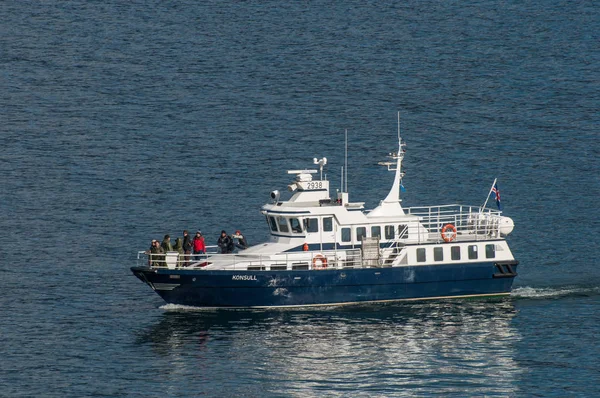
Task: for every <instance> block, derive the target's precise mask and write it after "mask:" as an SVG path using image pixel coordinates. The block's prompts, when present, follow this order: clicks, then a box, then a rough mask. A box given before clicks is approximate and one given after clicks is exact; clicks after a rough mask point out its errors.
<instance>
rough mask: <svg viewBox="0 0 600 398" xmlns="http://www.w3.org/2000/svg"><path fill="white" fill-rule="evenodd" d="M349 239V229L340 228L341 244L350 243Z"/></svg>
mask: <svg viewBox="0 0 600 398" xmlns="http://www.w3.org/2000/svg"><path fill="white" fill-rule="evenodd" d="M351 238H352V236H351V235H350V228H342V242H350V239H351Z"/></svg>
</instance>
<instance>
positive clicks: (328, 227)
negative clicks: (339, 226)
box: [323, 217, 333, 232]
mask: <svg viewBox="0 0 600 398" xmlns="http://www.w3.org/2000/svg"><path fill="white" fill-rule="evenodd" d="M323 231H325V232H331V231H333V217H325V218H324V219H323Z"/></svg>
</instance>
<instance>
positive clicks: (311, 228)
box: [304, 218, 319, 232]
mask: <svg viewBox="0 0 600 398" xmlns="http://www.w3.org/2000/svg"><path fill="white" fill-rule="evenodd" d="M304 229H305V230H306V232H319V219H318V218H305V219H304Z"/></svg>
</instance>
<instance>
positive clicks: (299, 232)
mask: <svg viewBox="0 0 600 398" xmlns="http://www.w3.org/2000/svg"><path fill="white" fill-rule="evenodd" d="M292 220H296V222H297V223H298V228H296V229H294V226H293V224H292ZM288 221H289V223H290V228H291V231H292V233H293V234H301V233H302V232H304V231H303V230H302V223H301V222H300V219H298V217H290V218H289V219H288ZM298 229H299V230H298Z"/></svg>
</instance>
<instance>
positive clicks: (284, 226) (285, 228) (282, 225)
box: [277, 217, 290, 232]
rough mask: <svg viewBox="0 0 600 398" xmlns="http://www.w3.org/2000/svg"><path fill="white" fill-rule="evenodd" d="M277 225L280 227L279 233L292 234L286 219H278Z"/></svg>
mask: <svg viewBox="0 0 600 398" xmlns="http://www.w3.org/2000/svg"><path fill="white" fill-rule="evenodd" d="M277 224H278V225H279V232H290V229H289V228H288V224H287V220H286V219H285V217H277Z"/></svg>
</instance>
